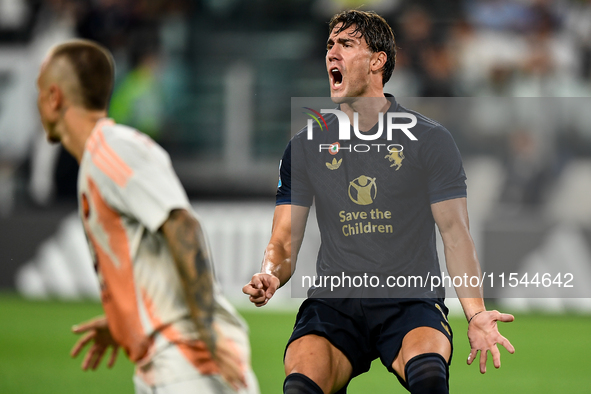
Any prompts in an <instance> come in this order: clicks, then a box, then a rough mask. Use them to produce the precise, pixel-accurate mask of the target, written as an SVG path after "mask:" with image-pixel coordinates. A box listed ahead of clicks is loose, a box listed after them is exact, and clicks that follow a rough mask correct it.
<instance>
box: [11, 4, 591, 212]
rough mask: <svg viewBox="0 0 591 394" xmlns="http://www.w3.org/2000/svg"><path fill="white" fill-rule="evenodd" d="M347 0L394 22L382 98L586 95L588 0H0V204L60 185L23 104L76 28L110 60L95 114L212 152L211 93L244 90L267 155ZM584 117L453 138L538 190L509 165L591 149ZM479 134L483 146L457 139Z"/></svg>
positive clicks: (70, 180)
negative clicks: (561, 150)
mask: <svg viewBox="0 0 591 394" xmlns="http://www.w3.org/2000/svg"><path fill="white" fill-rule="evenodd" d="M357 7H362V8H363V9H373V10H375V11H377V12H378V13H380V14H381V15H383V16H384V17H385V18H386V19H387V20H388V22H389V23H390V24H391V25H392V27H393V29H394V31H395V34H396V39H397V46H398V53H397V61H396V69H395V70H394V74H393V76H392V80H391V81H390V82H389V83H388V84H387V86H386V91H387V92H390V93H393V94H394V95H396V96H399V97H401V96H402V97H475V96H485V97H490V96H494V97H499V96H501V97H591V0H556V1H551V0H448V1H442V0H441V1H439V0H438V1H427V0H423V1H411V0H364V1H359V0H283V1H281V2H277V1H272V0H251V1H246V0H201V1H190V0H0V214H1V213H3V212H4V213H6V212H9V211H10V209H11V207H12V206H13V205H14V197H13V196H15V195H17V196H20V195H24V196H27V198H28V199H30V201H31V202H33V203H34V204H37V205H41V206H43V205H47V204H49V203H50V202H51V201H54V200H55V199H56V197H57V198H58V199H59V198H60V196H61V197H64V198H67V196H70V197H73V196H75V193H74V190H75V173H76V165H75V163H74V162H73V160H72V159H71V158H69V156H68V155H67V154H65V153H64V152H63V151H60V149H59V148H56V147H49V146H48V145H47V144H46V143H45V141H44V140H43V137H42V133H41V128H40V127H41V126H40V125H39V122H38V117H37V115H36V107H35V96H36V92H35V88H34V79H35V76H36V74H37V69H38V67H39V64H40V62H41V59H42V58H43V56H44V55H45V53H46V51H47V49H48V48H49V47H50V46H51V45H52V44H55V43H57V42H59V41H61V40H63V39H66V38H71V37H81V38H88V39H92V40H96V41H98V42H100V43H102V44H104V45H105V46H106V47H108V48H109V49H110V50H111V51H112V52H113V53H114V56H115V58H116V63H117V75H116V86H115V91H114V94H113V98H112V102H111V107H110V116H112V117H113V118H114V119H115V120H116V121H118V122H121V123H125V124H129V125H131V126H134V127H137V128H138V129H140V130H142V131H143V132H145V133H147V134H149V135H150V136H152V137H153V138H155V139H156V140H158V141H159V142H160V143H162V144H163V145H164V146H165V148H167V149H169V150H170V151H171V153H172V154H173V157H180V156H183V157H188V160H191V159H195V160H198V159H201V158H204V160H207V158H208V157H210V156H215V155H217V153H219V152H221V151H223V148H220V146H223V145H224V144H227V143H228V138H227V137H224V128H225V127H227V125H228V124H233V123H231V122H227V121H224V117H227V116H229V115H227V114H228V111H227V109H224V105H225V104H224V103H227V102H228V100H227V99H225V96H227V95H228V94H244V95H245V97H251V99H249V100H251V101H252V102H249V104H248V105H249V106H250V107H249V108H252V115H251V116H252V119H251V120H245V121H244V122H250V123H249V126H248V128H247V129H248V130H250V133H251V134H250V136H249V137H250V140H251V141H252V144H251V145H252V148H249V149H250V151H249V152H247V153H246V154H245V155H246V156H248V157H247V159H248V158H250V160H258V159H260V158H269V159H270V160H271V159H272V160H273V164H272V165H273V166H274V167H276V163H275V159H277V158H278V157H279V155H280V154H281V151H282V149H283V147H284V146H285V142H286V141H287V138H289V134H286V133H287V131H288V130H289V98H290V97H292V96H322V95H326V94H328V85H327V82H326V81H327V79H326V71H325V69H324V59H323V51H324V46H325V45H324V43H325V40H326V35H327V31H326V27H327V24H326V22H327V21H328V19H329V18H330V16H331V15H332V14H334V13H335V12H338V11H339V10H341V9H344V8H357ZM235 64H238V65H239V66H240V67H239V68H238V72H237V73H234V74H231V73H232V72H234V71H232V70H236V68H232V66H233V65H235ZM236 75H238V79H239V80H241V77H240V76H241V75H246V76H250V77H248V78H242V80H243V82H245V84H244V86H245V87H244V89H245V91H244V92H241V91H238V93H236V91H235V90H232V86H231V84H229V82H228V81H234V80H235V79H232V78H236ZM232 76H234V77H232ZM248 81H251V82H248ZM246 82H248V83H246ZM228 92H231V93H228ZM240 121H241V120H240V119H238V122H240ZM586 121H587V119H586V118H585V117H584V116H582V117H581V118H580V121H579V122H578V123H576V122H575V123H573V124H572V125H571V126H569V127H568V128H567V129H561V130H558V129H556V130H553V131H551V132H547V133H544V134H543V136H542V137H540V136H539V135H538V134H536V133H537V132H536V130H535V129H534V130H524V129H523V128H521V129H519V130H493V132H492V134H494V137H492V138H491V137H490V134H491V133H489V131H490V130H488V131H487V130H484V131H482V132H480V131H479V130H474V131H473V133H475V134H476V135H477V137H476V138H475V137H473V136H472V137H471V136H462V135H459V136H456V139H457V140H458V143H459V145H460V148H461V149H462V153H463V155H464V156H470V155H473V154H481V153H486V154H497V155H498V156H499V158H500V159H501V160H502V161H504V162H505V164H506V171H507V174H508V175H507V185H508V186H507V187H506V188H507V190H506V192H505V193H504V194H503V196H504V197H503V198H507V199H517V200H519V202H523V203H528V202H531V201H534V202H538V201H539V200H540V193H541V192H540V191H539V190H538V189H540V188H539V187H538V186H536V185H534V186H528V187H527V190H528V191H527V192H525V191H523V190H522V191H519V192H516V191H515V190H518V189H520V187H517V186H515V185H522V186H521V189H523V185H524V182H525V184H527V182H534V183H535V182H536V181H535V179H538V181H537V182H538V183H537V184H539V183H540V182H542V183H544V182H545V183H547V179H546V178H545V177H541V176H540V174H539V171H538V170H535V171H534V170H532V171H530V172H531V174H533V175H531V174H530V175H529V178H531V179H529V180H526V181H523V180H522V179H521V178H520V176H524V175H523V174H522V173H520V172H519V171H517V173H515V172H516V170H515V169H516V168H519V169H523V168H524V165H522V164H519V165H517V164H515V163H522V162H524V160H525V162H527V161H528V160H530V161H531V160H533V159H531V158H532V157H538V158H539V157H548V156H547V155H545V153H546V151H544V149H543V148H539V149H538V148H537V147H540V146H542V147H543V146H548V145H555V144H556V143H557V142H563V145H564V146H566V147H567V149H566V150H567V151H568V152H567V153H568V154H570V155H576V156H584V157H589V156H591V151H589V148H590V147H591V130H589V129H590V128H589V127H587V123H586ZM478 133H481V134H482V135H480V134H478ZM478 137H482V138H481V139H480V140H481V141H484V143H485V144H489V145H487V146H490V143H491V142H492V143H493V145H495V146H496V147H497V149H496V150H495V149H492V150H491V149H489V150H488V151H487V150H486V149H484V152H483V151H482V150H483V149H482V145H483V144H480V145H479V144H477V143H468V142H470V141H475V140H478ZM541 139H545V142H544V143H541V144H540V143H539V141H540V140H541ZM466 141H467V142H466ZM548 141H549V142H548ZM463 142H466V143H463ZM462 144H463V145H462ZM220 149H221V150H220ZM230 156H231V155H230ZM524 158H527V159H524ZM536 160H539V159H536ZM534 161H535V160H534ZM556 162H557V163H558V162H560V158H559V157H558V156H557V158H556ZM546 164H547V163H546ZM534 167H535V166H534ZM535 168H538V167H535ZM522 172H523V171H522ZM180 176H181V178H183V176H184V175H183V172H182V171H180ZM186 176H190V175H186ZM526 177H527V176H526ZM534 178H535V179H534ZM532 179H534V180H532ZM539 179H542V180H539ZM189 191H190V192H191V188H189ZM531 193H533V195H532V194H531ZM516 195H519V196H520V197H515V196H516ZM512 196H513V197H512Z"/></svg>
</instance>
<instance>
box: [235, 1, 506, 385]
mask: <svg viewBox="0 0 591 394" xmlns="http://www.w3.org/2000/svg"><path fill="white" fill-rule="evenodd" d="M329 32H330V34H329V38H328V41H327V52H326V67H327V71H328V75H329V80H330V91H331V98H332V101H333V102H335V103H337V104H339V105H340V107H339V109H340V110H341V111H343V112H344V113H346V114H347V115H348V116H349V119H354V116H353V114H354V113H357V114H358V116H359V118H358V122H359V123H358V129H359V130H361V134H362V135H363V134H365V135H366V136H367V135H375V134H376V128H377V125H376V123H377V120H378V117H379V116H381V115H379V114H380V113H381V114H384V113H391V112H398V113H400V112H405V113H412V114H414V116H415V117H416V119H417V124H416V126H414V127H413V128H412V133H413V135H414V136H416V139H417V140H416V141H409V139H408V137H407V136H405V135H404V134H403V133H392V134H393V135H392V136H389V138H390V137H391V141H388V143H390V144H399V145H404V150H403V152H396V150H393V151H390V152H384V150H383V149H382V150H381V151H378V152H375V151H373V152H371V153H364V154H363V156H362V155H360V154H354V153H353V152H351V151H349V152H347V151H345V150H344V149H343V150H341V151H339V149H338V148H337V149H335V150H333V151H331V152H327V151H325V152H324V154H325V155H329V156H324V155H323V152H320V153H319V152H318V141H320V142H321V143H324V144H329V145H330V144H335V143H334V141H336V140H338V137H339V135H338V123H339V122H337V121H336V120H337V119H336V116H335V115H327V116H325V118H326V123H327V125H328V130H326V131H324V132H317V133H315V134H314V137H315V140H314V141H309V140H307V139H306V130H302V131H301V132H300V133H298V134H297V135H296V136H295V137H294V138H292V140H291V141H290V143H289V144H288V146H287V148H286V150H285V153H284V156H283V159H282V162H281V169H280V176H281V182H280V186H279V188H278V191H277V203H276V208H275V215H274V218H273V230H272V235H271V240H270V242H269V245H268V246H267V248H266V250H265V256H264V259H263V263H262V269H261V272H260V273H257V274H255V275H254V276H253V277H252V280H251V281H250V283H248V284H247V285H245V286H244V288H243V291H244V293H246V294H247V295H249V296H250V301H251V302H253V303H254V304H255V305H256V306H263V305H266V304H267V302H269V300H270V299H271V297H272V296H273V294H274V293H275V291H276V290H277V289H278V288H279V287H281V286H282V285H284V284H285V283H286V282H287V281H288V280H289V279H290V277H291V275H292V273H293V270H294V269H295V260H296V257H297V253H298V250H299V247H300V245H301V241H302V239H303V234H304V228H305V223H306V220H307V216H308V212H309V207H310V206H311V204H312V201H315V204H316V208H317V219H318V226H319V228H320V233H321V239H322V243H321V246H320V252H319V254H318V261H317V271H318V275H330V274H333V275H338V273H339V272H340V273H347V274H349V273H355V272H360V271H361V272H363V271H364V272H372V273H376V275H379V274H383V275H391V274H398V275H400V274H401V273H406V274H413V275H415V274H419V273H420V274H422V276H423V277H425V276H426V274H427V273H429V274H437V273H439V272H440V269H439V262H438V258H437V253H436V248H435V224H437V227H438V228H439V231H440V233H441V236H442V239H443V243H444V247H445V257H446V262H447V268H448V271H449V274H450V275H451V276H452V277H454V276H460V277H463V276H464V275H467V276H469V277H471V276H479V275H480V266H479V263H478V258H477V256H476V251H475V247H474V243H473V241H472V238H471V236H470V233H469V224H468V214H467V206H466V185H465V179H466V177H465V174H464V170H463V167H462V161H461V157H460V154H459V151H458V149H457V147H456V145H455V143H454V141H453V139H452V137H451V134H450V133H449V132H448V131H447V130H446V129H445V128H444V127H443V126H441V125H439V124H438V123H436V122H434V121H433V120H431V119H428V118H426V117H425V116H422V115H421V114H419V113H416V112H413V111H410V110H407V109H405V108H403V107H402V106H401V105H400V104H398V103H397V102H396V100H395V99H394V97H392V96H390V95H387V94H384V92H383V86H384V84H385V83H386V82H387V81H388V80H389V78H390V76H391V74H392V71H393V69H394V64H395V54H396V50H395V41H394V35H393V33H392V30H391V28H390V26H388V24H387V22H386V21H385V20H384V19H383V18H382V17H380V16H379V15H377V14H375V13H373V12H363V11H356V10H353V11H345V12H342V13H340V14H337V15H335V16H334V17H333V18H332V20H331V21H330V24H329ZM317 136H319V137H318V138H319V140H318V139H316V137H317ZM358 137H359V136H355V137H352V138H351V141H350V142H351V144H353V143H354V142H356V141H357V142H362V143H363V142H364V141H363V140H364V139H367V138H361V139H360V138H358ZM312 144H314V145H313V146H312ZM385 153H388V154H387V155H385ZM330 155H332V156H330ZM294 157H296V158H294ZM292 158H294V159H293V160H292ZM327 158H328V160H329V163H325V162H326V161H327V160H326V159H327ZM332 158H335V159H336V160H337V161H334V163H340V164H338V165H335V164H332V165H331V163H330V159H332ZM325 164H326V165H325ZM298 166H299V167H300V168H299V169H297V170H296V167H298ZM301 167H303V168H301ZM369 181H371V182H369ZM351 185H353V187H352V186H351ZM362 188H364V189H363V193H362V192H360V191H359V190H360V189H362ZM365 188H367V190H365ZM378 190H379V191H378ZM344 212H354V213H356V214H357V213H359V216H358V217H364V218H366V219H372V222H371V224H370V226H367V224H366V223H364V224H363V225H359V226H357V228H359V227H361V226H363V228H368V229H371V230H372V231H369V232H366V231H363V232H360V231H353V230H351V229H354V227H353V226H350V227H347V228H345V227H343V221H346V220H347V216H346V214H344ZM375 212H382V213H385V212H387V215H386V214H382V215H380V216H379V217H378V216H376V215H375ZM349 223H352V222H349ZM345 225H347V223H345ZM376 225H377V226H376ZM388 226H389V227H388ZM390 228H391V229H392V231H389V230H390ZM374 229H375V231H374ZM384 229H387V230H388V231H386V230H384ZM380 230H383V231H380ZM368 250H369V252H368ZM360 265H361V266H360ZM419 290H420V289H419ZM456 292H457V293H458V297H459V299H460V302H461V304H462V307H463V310H464V313H465V316H466V319H467V320H468V339H469V341H470V347H471V351H470V354H469V356H468V364H471V363H472V362H473V361H474V359H475V358H476V355H477V353H478V352H480V371H481V372H482V373H485V372H486V358H487V353H488V352H490V353H491V355H492V357H493V363H494V366H495V367H496V368H498V367H500V353H499V349H498V348H497V344H501V345H502V346H504V347H505V348H506V349H507V350H508V351H509V352H510V353H513V352H514V351H515V349H514V348H513V346H512V345H511V343H510V342H509V341H508V340H507V339H506V338H504V337H503V336H502V335H501V334H500V333H499V331H498V329H497V321H503V322H511V321H513V319H514V318H513V316H511V315H509V314H503V313H499V312H498V311H487V310H486V308H485V305H484V301H483V299H482V290H481V288H471V287H469V286H464V287H456ZM409 294H413V296H412V297H410V296H409V297H408V298H401V297H386V298H376V297H372V296H371V295H369V296H368V297H363V295H362V296H361V297H347V298H332V297H331V295H330V294H328V290H327V289H326V288H312V289H311V290H310V291H309V297H308V299H306V300H305V301H304V303H303V304H302V306H301V307H300V311H299V313H298V316H297V319H296V324H295V327H294V331H293V334H292V336H291V338H290V339H289V341H288V345H287V349H286V352H285V360H284V362H285V373H286V376H287V377H286V379H285V382H284V387H283V390H284V393H288V394H297V393H344V392H345V391H346V387H347V385H348V383H349V381H350V380H351V379H352V378H353V377H355V376H357V375H359V374H361V373H363V372H366V371H368V370H369V367H370V364H371V361H372V360H374V359H375V358H377V357H380V359H381V361H382V363H383V364H384V365H385V366H386V368H387V369H388V370H389V371H391V372H393V373H394V374H395V375H396V376H397V378H398V379H399V380H400V382H401V383H402V384H403V386H404V387H405V388H407V389H408V390H409V391H410V392H411V393H413V394H420V393H448V392H449V384H448V380H449V376H448V372H449V370H448V365H449V362H450V361H451V356H452V333H451V328H450V327H449V325H448V323H447V312H448V310H447V308H446V307H445V305H444V303H443V297H442V296H441V294H439V293H438V292H433V293H432V294H431V293H429V292H428V291H427V292H426V293H425V294H421V295H420V296H418V297H414V293H409ZM333 297H334V296H333Z"/></svg>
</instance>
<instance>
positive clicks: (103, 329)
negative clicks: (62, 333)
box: [70, 316, 119, 371]
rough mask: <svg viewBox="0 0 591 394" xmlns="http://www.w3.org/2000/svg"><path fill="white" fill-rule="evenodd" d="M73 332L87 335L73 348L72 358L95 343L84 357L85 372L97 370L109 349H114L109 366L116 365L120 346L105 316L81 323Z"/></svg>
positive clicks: (83, 366)
mask: <svg viewBox="0 0 591 394" xmlns="http://www.w3.org/2000/svg"><path fill="white" fill-rule="evenodd" d="M72 332H74V333H75V334H84V333H86V335H84V336H83V337H82V338H80V339H79V340H78V342H76V344H75V345H74V347H73V348H72V351H71V352H70V355H71V356H72V357H76V356H77V355H78V354H79V353H80V352H81V351H82V349H84V347H85V346H86V345H87V344H88V343H89V342H93V344H92V346H91V347H90V350H88V353H86V357H84V361H82V369H83V370H84V371H86V370H88V369H93V370H95V369H97V368H98V366H99V364H100V363H101V360H102V358H103V356H104V355H105V353H106V352H107V349H108V348H109V347H112V348H113V352H112V353H111V358H110V359H109V363H108V364H107V366H108V367H109V368H111V367H112V366H113V365H114V364H115V360H117V352H118V350H119V345H118V344H117V342H115V340H114V339H113V336H112V335H111V331H109V326H108V325H107V318H106V317H105V316H99V317H95V318H94V319H92V320H89V321H86V322H84V323H80V324H78V325H76V326H74V327H72Z"/></svg>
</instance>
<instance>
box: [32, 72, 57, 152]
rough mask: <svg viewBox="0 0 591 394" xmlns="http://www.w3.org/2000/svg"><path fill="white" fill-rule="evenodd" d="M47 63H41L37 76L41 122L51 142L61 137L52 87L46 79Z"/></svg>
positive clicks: (38, 106)
mask: <svg viewBox="0 0 591 394" xmlns="http://www.w3.org/2000/svg"><path fill="white" fill-rule="evenodd" d="M46 64H47V62H44V63H43V65H41V69H40V71H39V77H37V91H38V95H37V108H38V110H39V117H40V118H41V124H42V125H43V129H45V135H46V136H47V140H48V141H50V142H60V141H61V139H60V137H59V135H58V133H57V131H56V127H55V126H56V123H57V122H56V117H55V111H52V105H51V104H52V103H51V97H50V96H51V93H50V89H49V88H48V87H47V86H46V85H47V84H46V83H45V81H44V80H45V74H44V70H45V68H46Z"/></svg>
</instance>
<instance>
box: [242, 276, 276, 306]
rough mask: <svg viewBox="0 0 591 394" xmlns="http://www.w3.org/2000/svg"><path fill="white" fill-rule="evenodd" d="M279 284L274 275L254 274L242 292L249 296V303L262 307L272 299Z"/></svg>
mask: <svg viewBox="0 0 591 394" xmlns="http://www.w3.org/2000/svg"><path fill="white" fill-rule="evenodd" d="M280 284H281V282H280V281H279V278H277V277H276V276H275V275H271V274H263V273H259V274H254V275H253V276H252V279H251V280H250V282H248V283H247V284H246V285H245V286H244V287H243V288H242V292H243V293H244V294H246V295H248V296H250V297H249V300H250V302H252V303H253V304H255V305H256V306H264V305H267V302H269V300H270V299H271V297H273V294H275V291H277V289H278V288H279V285H280Z"/></svg>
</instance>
